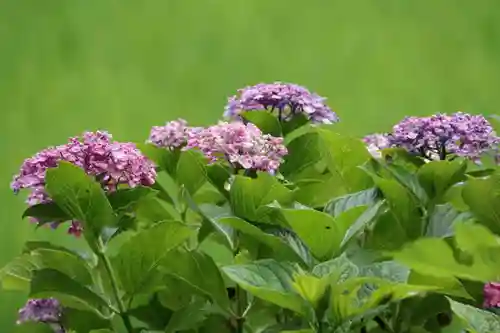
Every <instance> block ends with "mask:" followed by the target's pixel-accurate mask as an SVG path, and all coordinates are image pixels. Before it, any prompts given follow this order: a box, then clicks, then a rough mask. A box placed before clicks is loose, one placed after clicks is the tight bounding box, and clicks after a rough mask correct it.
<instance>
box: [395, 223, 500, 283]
mask: <svg viewBox="0 0 500 333" xmlns="http://www.w3.org/2000/svg"><path fill="white" fill-rule="evenodd" d="M455 242H456V243H457V244H456V245H457V248H458V249H459V250H462V251H471V252H462V253H461V252H459V251H457V250H456V249H453V248H451V247H450V246H449V245H448V243H447V242H446V241H445V240H444V239H437V238H422V239H418V240H417V241H415V242H413V243H411V244H408V245H407V246H405V247H404V248H403V249H402V250H401V251H399V252H396V253H393V256H394V258H395V259H396V260H397V261H399V262H401V263H403V264H405V265H406V266H408V267H410V268H411V269H413V270H415V271H417V272H418V273H421V274H423V275H429V276H435V277H443V278H448V277H458V278H463V279H467V280H472V281H482V282H487V281H492V280H495V279H496V277H498V275H499V274H500V245H499V244H500V243H499V241H498V238H495V237H494V236H493V235H492V234H491V233H489V232H488V230H486V228H484V227H483V228H482V227H481V226H480V225H473V224H458V225H457V227H456V238H455Z"/></svg>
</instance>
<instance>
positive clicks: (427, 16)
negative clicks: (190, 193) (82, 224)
mask: <svg viewBox="0 0 500 333" xmlns="http://www.w3.org/2000/svg"><path fill="white" fill-rule="evenodd" d="M499 59H500V2H499V1H495V0H476V1H468V0H441V1H435V0H419V1H416V0H414V1H410V0H408V1H401V0H379V1H375V0H372V1H362V0H359V1H358V0H356V1H354V0H352V1H339V0H328V1H326V0H309V1H299V0H246V1H243V0H240V1H235V0H148V1H135V0H122V1H117V0H116V1H115V0H85V1H84V0H74V1H63V0H44V1H40V0H0V117H1V118H0V120H1V121H0V129H1V133H2V137H1V140H0V153H1V156H2V163H1V164H0V184H2V186H1V187H0V198H1V200H2V207H1V209H0V223H1V224H0V231H1V232H0V265H3V264H5V263H6V262H7V261H9V260H10V259H12V258H13V257H14V256H15V255H16V254H17V253H18V252H19V250H20V248H21V246H22V244H23V242H24V241H26V240H27V239H28V238H33V237H40V236H41V235H47V234H48V233H47V232H37V234H36V235H35V234H34V232H33V226H31V225H29V223H28V222H26V221H21V219H20V214H21V212H22V210H23V207H24V205H23V203H22V201H23V200H22V198H16V197H15V196H13V195H12V194H11V192H10V190H9V182H10V180H11V177H12V174H13V173H15V172H16V171H17V168H18V167H19V165H20V163H21V162H22V160H23V159H24V158H25V157H28V156H30V155H31V154H33V153H34V152H36V151H37V150H39V149H41V148H43V147H45V146H47V145H54V144H58V143H62V142H64V141H65V140H66V138H67V137H68V136H70V135H75V134H78V133H80V132H82V131H84V130H88V129H90V130H94V129H98V128H102V129H108V130H110V131H111V132H112V133H113V134H114V135H115V137H116V138H118V139H128V140H138V141H142V140H144V139H145V137H147V135H148V131H149V127H150V126H151V125H154V124H162V123H163V122H165V121H166V120H168V119H172V118H175V117H180V116H182V117H185V118H186V119H188V120H189V121H191V122H193V123H195V124H207V123H209V122H214V121H216V120H217V118H218V117H219V115H220V114H221V113H222V111H223V106H224V103H225V101H226V97H227V96H228V95H230V94H232V93H233V92H234V91H235V90H236V89H237V88H239V87H241V86H243V85H246V84H254V83H257V82H260V81H273V80H283V81H290V82H296V83H299V84H303V85H305V86H307V87H309V88H310V89H312V90H314V91H317V92H318V93H319V94H321V95H324V96H327V97H328V98H329V104H330V106H331V107H332V108H333V109H335V110H336V111H337V112H338V114H339V115H340V116H341V118H342V123H341V124H339V130H340V131H342V132H345V133H351V134H354V135H361V134H364V133H367V132H370V131H380V130H384V129H387V128H388V127H389V126H390V125H391V124H392V123H393V122H395V121H397V120H398V119H400V118H401V117H403V116H404V115H406V114H415V115H417V114H428V113H434V112H438V111H447V112H452V111H456V110H464V111H468V112H474V113H498V110H499V108H500V93H499V87H500V62H499ZM51 237H52V238H53V239H54V240H55V241H59V242H65V243H69V242H72V240H70V239H68V238H67V237H63V236H61V234H59V235H54V234H52V235H51ZM21 303H22V297H21V295H19V294H13V293H6V292H3V291H0V328H1V330H2V331H3V332H12V331H13V328H12V327H13V326H12V325H13V322H14V320H15V316H16V308H17V307H18V306H19V305H20V304H21Z"/></svg>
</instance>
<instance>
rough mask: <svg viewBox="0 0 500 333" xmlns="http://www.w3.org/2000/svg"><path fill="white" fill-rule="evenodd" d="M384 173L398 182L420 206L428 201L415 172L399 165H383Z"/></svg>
mask: <svg viewBox="0 0 500 333" xmlns="http://www.w3.org/2000/svg"><path fill="white" fill-rule="evenodd" d="M384 168H385V170H386V171H388V172H389V174H390V175H391V176H392V177H393V178H394V179H395V180H397V181H398V183H399V184H401V185H402V186H403V187H404V188H406V189H407V190H408V191H409V192H410V193H411V195H412V196H413V197H414V198H415V199H416V200H417V202H419V203H421V204H422V205H426V204H427V202H428V201H429V196H428V195H427V193H426V191H425V189H424V188H423V187H422V185H421V184H420V182H419V178H418V177H417V175H416V174H415V171H413V170H409V169H407V168H405V167H403V166H401V165H397V164H393V163H391V164H386V165H384Z"/></svg>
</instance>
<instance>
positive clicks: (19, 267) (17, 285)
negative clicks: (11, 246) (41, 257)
mask: <svg viewBox="0 0 500 333" xmlns="http://www.w3.org/2000/svg"><path fill="white" fill-rule="evenodd" d="M37 268H38V264H37V263H36V262H35V260H34V259H33V257H32V256H30V255H29V254H23V255H21V256H19V257H17V258H15V259H14V260H12V261H11V262H9V263H8V264H7V265H5V266H4V267H3V268H2V269H1V270H0V281H1V282H2V288H3V289H4V290H19V291H25V290H28V289H29V285H30V281H31V277H32V272H33V270H35V269H37Z"/></svg>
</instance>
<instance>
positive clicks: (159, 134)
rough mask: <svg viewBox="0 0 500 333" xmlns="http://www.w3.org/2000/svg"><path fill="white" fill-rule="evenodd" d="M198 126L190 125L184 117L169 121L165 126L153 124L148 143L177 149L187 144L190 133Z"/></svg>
mask: <svg viewBox="0 0 500 333" xmlns="http://www.w3.org/2000/svg"><path fill="white" fill-rule="evenodd" d="M196 130H198V128H196V127H189V126H188V125H187V121H186V120H184V119H177V120H174V121H170V122H167V123H166V124H165V125H164V126H153V128H151V133H150V135H149V139H148V141H147V142H148V143H152V144H153V145H155V146H157V147H160V148H167V149H175V148H179V147H182V146H184V145H186V142H187V137H188V133H189V132H191V131H196Z"/></svg>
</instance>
